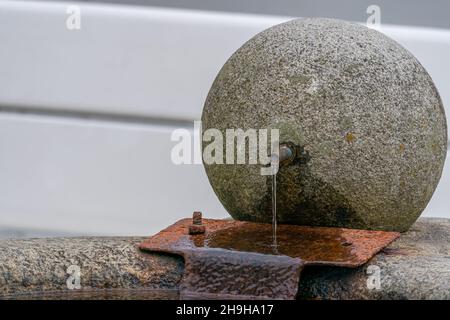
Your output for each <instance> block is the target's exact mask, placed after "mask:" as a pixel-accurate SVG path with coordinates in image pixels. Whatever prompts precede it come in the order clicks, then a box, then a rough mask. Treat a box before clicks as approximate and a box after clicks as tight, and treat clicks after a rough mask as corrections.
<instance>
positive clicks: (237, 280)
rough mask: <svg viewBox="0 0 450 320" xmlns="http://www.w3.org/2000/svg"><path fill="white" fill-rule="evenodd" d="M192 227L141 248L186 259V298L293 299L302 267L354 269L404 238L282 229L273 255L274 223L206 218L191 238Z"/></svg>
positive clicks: (182, 225) (186, 223)
mask: <svg viewBox="0 0 450 320" xmlns="http://www.w3.org/2000/svg"><path fill="white" fill-rule="evenodd" d="M192 225H193V222H192V219H183V220H180V221H178V222H176V223H175V224H173V225H172V226H170V227H168V228H167V229H165V230H163V231H161V232H159V233H158V234H156V235H154V236H152V237H150V238H149V239H147V240H145V241H144V242H143V243H141V244H140V246H139V247H140V249H142V250H147V251H156V252H166V253H171V254H178V255H181V256H183V257H184V258H185V263H186V266H185V275H184V278H183V280H182V284H181V285H180V289H181V290H180V292H181V296H182V297H185V298H234V299H235V298H245V299H260V298H269V299H273V298H281V299H293V298H295V295H296V292H297V288H298V281H299V278H300V272H301V270H302V269H303V267H304V266H308V265H327V266H338V267H351V268H356V267H358V266H361V265H363V264H364V263H366V262H367V261H368V260H369V259H370V258H372V257H373V256H374V255H375V254H376V253H377V252H379V251H380V250H382V249H383V248H385V247H386V246H387V245H389V244H390V243H391V242H392V241H394V240H395V239H396V238H398V237H399V235H400V234H399V233H397V232H386V231H370V230H355V229H345V228H326V227H308V226H297V225H279V226H278V229H277V245H278V246H277V249H276V250H274V247H273V239H272V225H270V224H265V223H255V222H246V221H235V220H214V219H203V220H202V223H201V225H202V226H204V229H205V232H204V233H193V234H192V232H190V228H192ZM196 225H198V223H196ZM191 231H192V230H191ZM190 233H191V234H190ZM255 284H258V285H255ZM183 292H184V295H183Z"/></svg>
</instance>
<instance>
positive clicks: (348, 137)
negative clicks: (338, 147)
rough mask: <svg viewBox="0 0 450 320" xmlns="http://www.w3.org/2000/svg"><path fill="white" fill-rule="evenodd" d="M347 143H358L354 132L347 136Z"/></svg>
mask: <svg viewBox="0 0 450 320" xmlns="http://www.w3.org/2000/svg"><path fill="white" fill-rule="evenodd" d="M345 141H347V142H348V143H353V142H355V141H356V137H355V135H354V134H353V133H352V132H349V133H347V134H346V135H345Z"/></svg>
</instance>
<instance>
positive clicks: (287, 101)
mask: <svg viewBox="0 0 450 320" xmlns="http://www.w3.org/2000/svg"><path fill="white" fill-rule="evenodd" d="M202 126H203V130H207V129H209V128H215V129H218V130H220V131H221V132H222V134H223V136H224V137H225V130H226V129H242V130H247V129H271V128H273V129H275V128H276V129H279V130H280V142H282V143H283V142H292V143H294V144H295V145H297V146H300V147H301V148H302V150H303V151H304V155H305V157H304V158H303V160H302V161H297V162H295V163H294V164H292V165H289V166H286V167H284V168H281V169H280V171H279V173H278V176H277V207H278V213H279V214H278V219H279V222H280V223H291V224H300V225H313V226H337V227H347V228H355V229H376V230H395V231H405V230H407V229H408V228H409V227H410V226H411V225H412V224H413V223H414V221H415V220H416V219H417V217H418V216H419V215H420V213H421V212H422V211H423V209H424V208H425V207H426V205H427V203H428V201H429V200H430V198H431V196H432V194H433V192H434V190H435V188H436V185H437V183H438V181H439V179H440V176H441V172H442V168H443V164H444V160H445V156H446V149H447V125H446V120H445V115H444V109H443V105H442V102H441V99H440V97H439V94H438V92H437V90H436V88H435V86H434V84H433V82H432V80H431V78H430V76H429V75H428V73H427V72H426V71H425V69H424V68H423V67H422V66H421V65H420V63H419V62H418V61H417V60H416V59H415V58H414V57H413V56H412V55H411V54H410V53H409V52H408V51H407V50H405V49H404V48H403V47H401V46H400V45H398V44H397V43H396V42H394V41H393V40H391V39H390V38H388V37H386V36H384V35H383V34H381V33H379V32H377V31H375V30H370V29H368V28H366V27H364V26H361V25H358V24H353V23H348V22H343V21H337V20H331V19H298V20H293V21H290V22H287V23H284V24H281V25H278V26H275V27H273V28H270V29H268V30H265V31H263V32H262V33H260V34H258V35H256V36H255V37H254V38H252V39H251V40H249V41H248V42H247V43H245V44H244V45H243V46H242V47H241V48H240V49H239V50H238V51H237V52H236V53H234V54H233V55H232V57H231V58H230V59H229V60H228V61H227V62H226V64H225V65H224V66H223V68H222V69H221V71H220V72H219V74H218V75H217V77H216V79H215V81H214V83H213V85H212V87H211V90H210V92H209V94H208V97H207V99H206V102H205V106H204V109H203V115H202ZM209 143H210V142H204V145H203V146H204V147H206V146H207V145H209ZM205 168H206V172H207V175H208V178H209V181H210V183H211V185H212V187H213V189H214V191H215V193H216V194H217V196H218V198H219V199H220V201H221V202H222V203H223V205H224V206H225V208H226V209H227V211H228V212H229V213H230V214H231V215H232V216H233V218H235V219H238V220H248V221H258V222H270V221H271V217H272V213H271V208H272V206H271V199H272V196H271V178H270V177H268V176H262V175H261V174H260V169H261V166H260V165H236V164H234V165H226V164H220V165H216V164H210V165H205Z"/></svg>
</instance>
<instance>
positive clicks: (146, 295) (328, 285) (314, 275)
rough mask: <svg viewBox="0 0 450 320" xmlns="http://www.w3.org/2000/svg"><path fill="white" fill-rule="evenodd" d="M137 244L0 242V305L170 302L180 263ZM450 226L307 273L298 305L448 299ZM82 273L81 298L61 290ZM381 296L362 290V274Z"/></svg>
mask: <svg viewBox="0 0 450 320" xmlns="http://www.w3.org/2000/svg"><path fill="white" fill-rule="evenodd" d="M142 240H143V238H141V237H118V238H98V237H83V238H54V239H21V240H1V241H0V298H13V299H17V298H19V299H20V298H27V299H29V298H38V299H41V298H42V299H71V298H73V299H85V298H96V299H103V298H111V299H114V298H119V299H123V298H131V299H173V298H176V297H177V289H178V283H179V281H180V279H181V276H182V274H183V260H182V259H181V258H179V257H175V256H167V255H160V254H146V253H142V252H140V251H139V250H138V249H137V247H136V246H137V244H138V243H139V242H141V241H142ZM449 240H450V220H447V219H437V218H422V219H420V220H419V221H418V222H416V223H415V224H414V225H413V227H412V228H411V230H410V231H408V232H406V233H404V234H403V235H402V236H401V238H400V239H399V240H397V241H395V242H394V243H393V244H392V245H390V246H389V247H388V248H386V249H385V250H384V251H383V252H381V253H379V254H378V255H377V256H375V257H374V258H373V259H372V260H371V261H370V262H369V263H368V264H366V265H365V266H363V267H361V268H358V269H345V268H332V267H310V268H307V269H305V270H304V271H303V272H304V273H303V276H302V280H301V284H300V288H299V298H307V299H308V298H309V299H450V244H449ZM71 265H76V266H79V267H80V269H81V290H69V289H68V288H67V283H66V282H67V279H68V277H69V274H67V268H68V267H69V266H71ZM370 265H372V266H376V267H375V268H376V269H377V270H379V271H380V288H379V289H376V288H375V289H368V286H367V281H368V279H369V275H368V274H367V268H368V266H370Z"/></svg>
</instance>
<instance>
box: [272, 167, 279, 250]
mask: <svg viewBox="0 0 450 320" xmlns="http://www.w3.org/2000/svg"><path fill="white" fill-rule="evenodd" d="M276 172H277V171H276V170H274V171H273V174H272V247H273V253H274V254H278V242H277V173H276Z"/></svg>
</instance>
